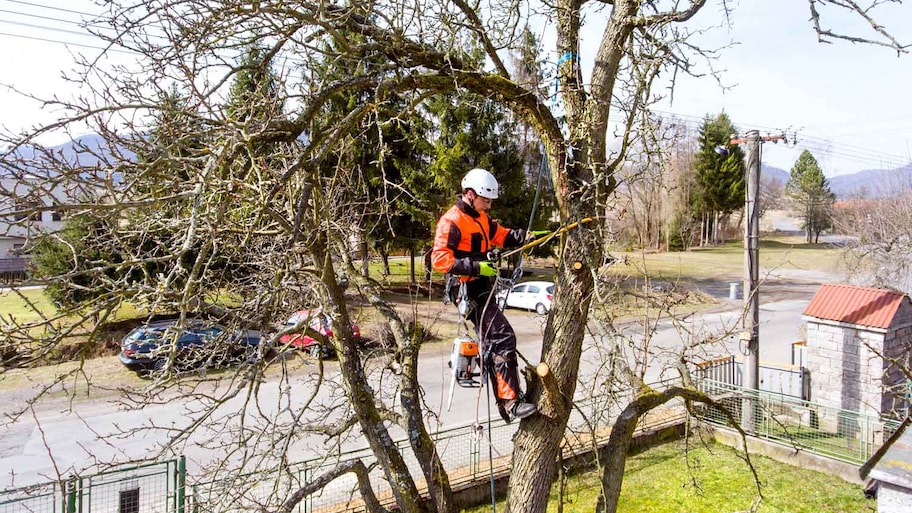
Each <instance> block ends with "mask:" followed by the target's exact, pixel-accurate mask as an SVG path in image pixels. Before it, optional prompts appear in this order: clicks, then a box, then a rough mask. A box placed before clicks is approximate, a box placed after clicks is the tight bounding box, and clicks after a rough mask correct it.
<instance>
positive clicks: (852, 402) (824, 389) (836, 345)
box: [807, 321, 885, 435]
mask: <svg viewBox="0 0 912 513" xmlns="http://www.w3.org/2000/svg"><path fill="white" fill-rule="evenodd" d="M883 331H884V330H879V332H877V331H868V330H859V329H857V328H855V327H853V326H850V325H845V324H841V323H824V322H812V321H809V322H808V325H807V366H808V371H809V372H810V376H811V398H810V400H811V401H813V402H815V403H819V404H823V405H827V406H832V407H834V408H841V409H844V410H850V411H853V412H859V413H863V414H866V415H879V414H880V410H881V406H882V393H881V390H882V388H881V385H882V378H883V371H884V363H883V359H882V358H881V357H880V356H878V354H877V353H878V352H882V351H883V346H884V335H885V333H883ZM829 417H830V418H826V416H824V417H822V418H821V419H820V422H821V426H820V427H821V428H824V429H827V430H832V431H834V432H836V431H838V432H840V433H844V434H847V435H851V434H852V433H851V431H852V430H853V429H855V427H854V426H847V425H840V424H841V423H840V422H839V419H838V418H834V416H832V415H830V416H829Z"/></svg>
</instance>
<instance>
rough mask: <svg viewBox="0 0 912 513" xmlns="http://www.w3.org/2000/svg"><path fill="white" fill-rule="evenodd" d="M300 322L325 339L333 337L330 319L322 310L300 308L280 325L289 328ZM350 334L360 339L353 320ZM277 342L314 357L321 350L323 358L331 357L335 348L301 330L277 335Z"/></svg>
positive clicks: (357, 339) (359, 330) (317, 355)
mask: <svg viewBox="0 0 912 513" xmlns="http://www.w3.org/2000/svg"><path fill="white" fill-rule="evenodd" d="M300 322H306V323H307V325H308V326H309V327H310V329H312V330H314V331H316V332H317V333H320V334H321V335H323V336H324V337H326V338H327V339H331V338H332V337H333V331H332V319H331V318H330V317H329V315H328V314H327V313H325V312H323V311H322V310H300V311H298V312H295V313H293V314H291V317H289V318H288V320H287V321H285V324H284V325H282V326H280V328H281V329H285V328H289V327H291V326H294V325H296V324H298V323H300ZM351 330H352V335H354V337H355V340H356V341H359V340H360V339H361V328H359V327H358V325H357V324H355V323H354V322H352V323H351ZM279 344H281V345H283V346H291V347H295V348H298V349H301V350H304V351H307V352H308V353H310V355H311V356H313V357H314V358H316V357H319V356H320V354H321V350H322V355H323V357H324V358H328V357H331V356H333V355H334V354H335V348H334V347H333V346H332V344H327V345H322V344H320V342H319V341H318V340H316V339H314V338H312V337H310V336H308V335H307V334H306V333H304V332H303V331H301V332H298V333H286V334H284V335H282V336H281V337H279Z"/></svg>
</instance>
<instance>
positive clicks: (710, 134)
mask: <svg viewBox="0 0 912 513" xmlns="http://www.w3.org/2000/svg"><path fill="white" fill-rule="evenodd" d="M735 133H737V129H736V128H735V126H734V125H733V124H732V122H731V120H730V119H729V117H728V115H727V114H725V113H724V112H723V113H721V114H719V115H718V116H716V117H715V118H710V117H709V116H707V117H706V118H704V119H703V125H702V126H701V127H700V136H699V145H700V149H699V151H698V152H697V155H696V171H697V174H696V182H697V183H696V187H694V192H693V196H692V197H691V208H692V211H693V213H694V215H695V216H696V217H698V218H699V219H700V222H701V225H702V226H703V229H702V230H701V237H700V244H701V245H702V244H703V243H704V242H706V241H710V242H711V243H713V244H715V243H717V242H718V241H719V236H718V235H719V228H720V226H719V225H720V224H721V220H722V218H723V217H724V216H727V215H728V214H731V213H732V212H734V211H735V210H737V209H739V208H741V207H742V206H743V205H744V175H745V167H744V154H743V152H742V151H741V148H740V147H738V146H734V147H730V148H729V152H728V154H727V155H722V154H719V153H718V152H717V151H716V148H717V147H718V146H725V147H727V146H728V142H729V141H730V140H731V136H732V134H735Z"/></svg>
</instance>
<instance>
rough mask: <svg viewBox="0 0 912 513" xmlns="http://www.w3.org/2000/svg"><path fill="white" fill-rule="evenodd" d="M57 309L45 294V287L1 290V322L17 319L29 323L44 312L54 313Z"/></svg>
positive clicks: (39, 317)
mask: <svg viewBox="0 0 912 513" xmlns="http://www.w3.org/2000/svg"><path fill="white" fill-rule="evenodd" d="M56 311H57V309H56V308H55V307H54V305H53V304H52V303H51V300H50V299H48V298H47V296H46V295H45V294H44V289H39V288H23V289H20V290H18V291H12V290H4V291H3V292H0V322H5V321H7V320H15V322H17V323H29V322H34V321H37V320H39V319H41V316H42V314H43V315H46V316H50V315H53V314H54V313H55V312H56Z"/></svg>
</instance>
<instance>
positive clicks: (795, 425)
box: [697, 380, 899, 464]
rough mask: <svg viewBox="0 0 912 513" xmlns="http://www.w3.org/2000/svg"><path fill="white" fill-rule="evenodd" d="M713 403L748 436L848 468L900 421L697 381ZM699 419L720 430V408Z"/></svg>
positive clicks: (722, 420) (725, 420)
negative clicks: (838, 461) (812, 454)
mask: <svg viewBox="0 0 912 513" xmlns="http://www.w3.org/2000/svg"><path fill="white" fill-rule="evenodd" d="M698 386H699V387H700V389H701V390H703V391H704V392H706V393H708V394H709V395H711V396H713V397H714V398H716V399H717V400H718V401H719V402H720V403H722V404H723V405H724V406H725V407H726V408H727V409H728V410H729V411H730V412H731V413H732V414H733V415H734V418H735V419H740V420H741V425H742V427H744V429H745V431H747V432H748V433H749V434H751V435H753V436H756V437H759V438H763V439H766V440H771V441H775V442H778V443H782V444H786V445H789V446H792V447H794V448H796V449H801V450H805V451H808V452H813V453H816V454H820V455H824V456H828V457H831V458H834V459H838V460H841V461H846V462H849V463H855V464H861V463H864V462H865V461H867V460H868V458H870V457H871V456H872V455H873V454H874V451H876V450H877V448H878V447H880V446H881V445H883V442H884V440H886V439H887V438H889V437H890V435H892V434H893V432H894V431H895V430H896V429H897V428H898V427H899V421H896V420H892V419H884V418H881V417H877V416H871V415H864V414H861V413H858V412H854V411H849V410H843V409H840V408H836V407H832V406H826V405H822V404H817V403H812V402H809V401H802V400H800V399H797V398H794V397H790V396H788V395H786V394H777V393H769V392H763V391H759V392H758V391H755V390H749V389H745V388H743V387H740V386H737V385H731V384H727V383H722V382H718V381H712V380H702V381H700V382H698ZM697 411H698V412H699V417H701V418H702V419H703V420H706V421H709V422H711V423H714V424H720V425H724V424H727V423H728V418H727V416H726V415H725V414H724V412H723V411H721V410H720V409H718V408H711V407H707V408H701V409H699V410H697Z"/></svg>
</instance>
